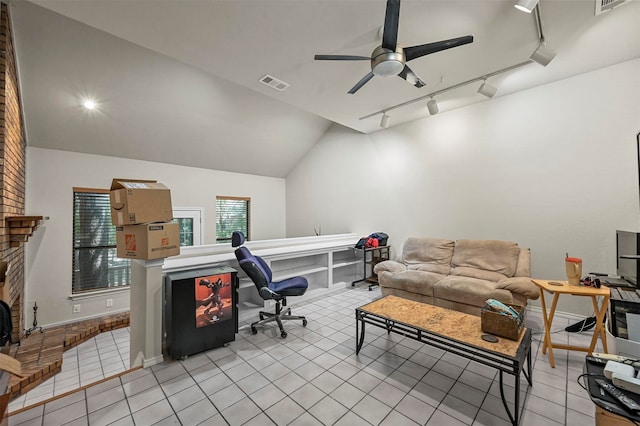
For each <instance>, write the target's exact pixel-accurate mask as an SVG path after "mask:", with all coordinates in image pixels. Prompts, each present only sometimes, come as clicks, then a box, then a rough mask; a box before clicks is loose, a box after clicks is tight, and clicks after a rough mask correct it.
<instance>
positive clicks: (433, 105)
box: [427, 98, 440, 115]
mask: <svg viewBox="0 0 640 426" xmlns="http://www.w3.org/2000/svg"><path fill="white" fill-rule="evenodd" d="M427 109H428V110H429V114H431V115H436V114H437V113H438V111H440V110H439V109H438V102H437V101H436V100H435V99H433V98H431V100H430V101H429V102H427Z"/></svg>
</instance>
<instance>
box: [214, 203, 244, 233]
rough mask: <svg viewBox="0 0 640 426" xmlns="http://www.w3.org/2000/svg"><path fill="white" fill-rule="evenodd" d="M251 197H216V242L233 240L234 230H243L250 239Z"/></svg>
mask: <svg viewBox="0 0 640 426" xmlns="http://www.w3.org/2000/svg"><path fill="white" fill-rule="evenodd" d="M250 204H251V199H250V198H244V197H216V242H218V243H223V242H229V241H231V234H232V233H233V231H242V233H243V234H244V235H245V237H246V238H247V240H249V239H250V238H249V235H250V234H249V219H250V217H251V215H250V210H249V206H250Z"/></svg>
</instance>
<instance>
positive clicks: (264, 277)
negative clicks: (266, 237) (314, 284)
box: [231, 231, 309, 338]
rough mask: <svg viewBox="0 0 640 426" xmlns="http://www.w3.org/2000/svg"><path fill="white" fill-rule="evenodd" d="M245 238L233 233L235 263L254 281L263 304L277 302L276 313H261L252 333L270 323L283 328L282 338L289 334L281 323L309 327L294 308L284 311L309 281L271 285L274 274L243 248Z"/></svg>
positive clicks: (305, 287) (298, 280)
mask: <svg viewBox="0 0 640 426" xmlns="http://www.w3.org/2000/svg"><path fill="white" fill-rule="evenodd" d="M244 241H245V239H244V234H243V233H242V232H240V231H234V232H233V234H232V235H231V245H232V246H233V247H237V249H236V250H235V255H236V259H238V263H239V264H240V267H241V268H242V270H243V271H244V272H245V273H246V274H247V275H248V276H249V278H251V281H253V283H254V284H255V286H256V288H257V289H258V293H259V294H260V297H262V298H263V299H264V300H275V301H276V312H275V313H272V312H264V311H260V321H256V322H254V323H253V324H251V332H252V333H253V334H256V333H257V332H258V330H256V326H257V325H263V324H266V323H268V322H271V321H276V322H277V323H278V327H279V328H280V336H282V337H283V338H285V337H287V332H286V331H284V327H283V326H282V321H284V320H302V325H303V326H306V325H307V319H306V318H305V317H303V316H298V315H291V308H286V309H285V310H284V311H283V310H282V308H283V307H285V306H287V296H301V295H303V294H304V293H305V292H306V291H307V288H308V287H309V284H308V283H307V279H306V278H304V277H292V278H287V279H286V280H282V281H271V279H272V276H273V274H272V272H271V268H269V265H267V263H266V262H265V261H264V259H262V258H261V257H260V256H254V255H253V254H251V252H250V251H249V249H248V248H246V247H244V246H243V244H244Z"/></svg>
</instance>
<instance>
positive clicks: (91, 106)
mask: <svg viewBox="0 0 640 426" xmlns="http://www.w3.org/2000/svg"><path fill="white" fill-rule="evenodd" d="M82 106H83V107H85V108H86V109H89V110H92V109H96V107H97V106H98V105H97V104H96V103H95V101H92V100H91V99H87V100H85V101H84V102H83V103H82Z"/></svg>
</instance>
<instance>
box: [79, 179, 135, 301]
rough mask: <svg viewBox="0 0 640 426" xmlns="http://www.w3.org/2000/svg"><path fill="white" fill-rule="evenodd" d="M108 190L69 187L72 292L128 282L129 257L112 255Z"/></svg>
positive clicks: (113, 232)
mask: <svg viewBox="0 0 640 426" xmlns="http://www.w3.org/2000/svg"><path fill="white" fill-rule="evenodd" d="M110 210H111V207H110V205H109V191H108V190H106V189H105V190H102V189H86V188H74V189H73V277H72V289H73V293H82V292H86V291H92V290H104V289H107V288H111V287H120V286H126V285H129V283H130V282H131V270H130V268H129V265H130V261H129V259H120V258H118V257H116V227H115V226H113V225H112V224H111V211H110Z"/></svg>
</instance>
